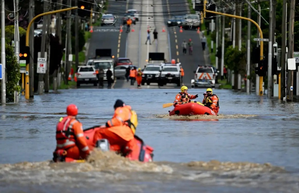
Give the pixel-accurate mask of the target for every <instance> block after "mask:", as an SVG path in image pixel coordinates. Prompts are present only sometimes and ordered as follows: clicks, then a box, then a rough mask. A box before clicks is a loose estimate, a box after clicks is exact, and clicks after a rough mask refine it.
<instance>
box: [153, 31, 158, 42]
mask: <svg viewBox="0 0 299 193" xmlns="http://www.w3.org/2000/svg"><path fill="white" fill-rule="evenodd" d="M153 34H154V40H153V42H152V43H154V41H155V40H156V41H157V42H158V32H157V30H156V29H154V31H153Z"/></svg>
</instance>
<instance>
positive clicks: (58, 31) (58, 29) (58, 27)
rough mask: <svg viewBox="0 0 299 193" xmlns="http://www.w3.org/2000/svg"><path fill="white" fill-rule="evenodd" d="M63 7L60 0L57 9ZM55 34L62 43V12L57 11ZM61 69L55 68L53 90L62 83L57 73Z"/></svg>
mask: <svg viewBox="0 0 299 193" xmlns="http://www.w3.org/2000/svg"><path fill="white" fill-rule="evenodd" d="M61 8H62V0H59V1H58V3H57V9H61ZM55 34H56V35H55V36H56V37H58V38H59V43H60V44H61V14H60V13H57V14H56V32H55ZM59 71H60V67H59V68H58V69H56V70H55V72H54V74H53V90H54V91H57V87H58V86H59V85H60V84H59V82H60V81H58V80H57V75H58V73H59Z"/></svg>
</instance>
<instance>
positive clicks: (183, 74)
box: [180, 66, 185, 85]
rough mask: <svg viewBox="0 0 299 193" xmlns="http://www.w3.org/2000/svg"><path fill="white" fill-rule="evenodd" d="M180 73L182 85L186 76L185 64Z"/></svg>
mask: <svg viewBox="0 0 299 193" xmlns="http://www.w3.org/2000/svg"><path fill="white" fill-rule="evenodd" d="M180 73H181V85H183V78H184V76H185V72H184V69H183V66H181V69H180Z"/></svg>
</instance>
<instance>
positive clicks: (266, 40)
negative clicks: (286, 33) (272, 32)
mask: <svg viewBox="0 0 299 193" xmlns="http://www.w3.org/2000/svg"><path fill="white" fill-rule="evenodd" d="M253 40H254V41H258V42H259V41H263V42H269V39H268V38H254V39H253Z"/></svg>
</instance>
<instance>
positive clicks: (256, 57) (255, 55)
mask: <svg viewBox="0 0 299 193" xmlns="http://www.w3.org/2000/svg"><path fill="white" fill-rule="evenodd" d="M251 60H252V63H259V61H260V46H257V47H254V48H253V49H252V52H251Z"/></svg>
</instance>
